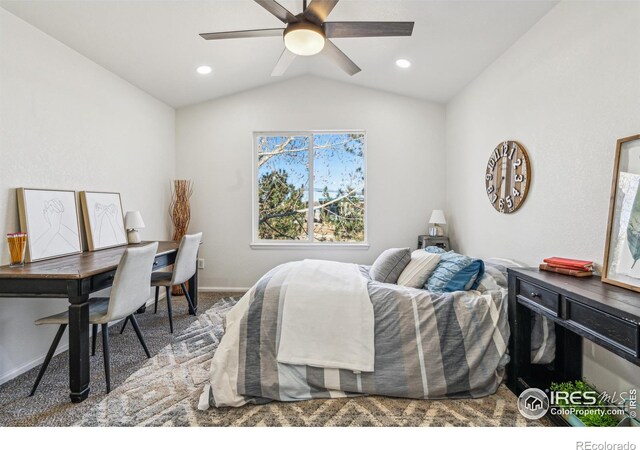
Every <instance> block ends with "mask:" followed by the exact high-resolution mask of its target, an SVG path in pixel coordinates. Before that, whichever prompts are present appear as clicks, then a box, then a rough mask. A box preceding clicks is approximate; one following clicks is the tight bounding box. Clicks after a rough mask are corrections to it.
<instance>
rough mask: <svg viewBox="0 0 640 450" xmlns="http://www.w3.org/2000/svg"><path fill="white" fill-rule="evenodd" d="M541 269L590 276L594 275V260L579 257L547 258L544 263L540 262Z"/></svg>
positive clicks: (574, 275)
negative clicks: (583, 259)
mask: <svg viewBox="0 0 640 450" xmlns="http://www.w3.org/2000/svg"><path fill="white" fill-rule="evenodd" d="M540 270H546V271H548V272H556V273H561V274H564V275H571V276H573V277H590V276H591V275H593V261H582V260H578V259H568V258H558V257H557V256H554V257H553V258H546V259H545V260H544V263H543V264H540Z"/></svg>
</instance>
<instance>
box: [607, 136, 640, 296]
mask: <svg viewBox="0 0 640 450" xmlns="http://www.w3.org/2000/svg"><path fill="white" fill-rule="evenodd" d="M602 281H603V282H605V283H609V284H615V285H616V286H621V287H624V288H627V289H631V290H633V291H637V292H640V134H638V135H635V136H629V137H626V138H623V139H619V140H618V143H617V146H616V159H615V163H614V167H613V183H612V186H611V200H610V206H609V223H608V225H607V242H606V245H605V253H604V266H603V270H602Z"/></svg>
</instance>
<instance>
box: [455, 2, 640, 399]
mask: <svg viewBox="0 0 640 450" xmlns="http://www.w3.org/2000/svg"><path fill="white" fill-rule="evenodd" d="M638 23H640V3H639V2H627V3H623V2H567V1H565V2H562V3H560V4H559V5H558V6H556V7H555V8H554V9H553V10H551V11H550V12H549V13H548V14H547V15H546V16H545V17H543V18H542V19H541V20H540V22H538V24H536V25H535V26H534V27H533V28H532V29H531V30H530V31H529V32H528V33H526V34H525V35H524V36H523V37H522V38H521V39H520V40H519V41H518V42H517V43H516V44H515V45H514V46H512V47H511V48H510V49H509V50H508V51H507V52H506V53H505V54H503V55H502V56H501V57H500V58H499V59H498V60H496V61H495V62H494V64H492V65H491V66H490V67H489V68H488V69H487V70H486V71H485V72H484V73H483V74H482V75H481V76H479V77H478V78H477V79H476V80H474V81H473V82H472V83H471V84H470V85H469V86H467V88H466V89H464V90H463V92H462V93H460V94H459V95H458V96H457V97H456V98H455V99H454V100H453V101H451V102H450V103H449V104H448V105H447V122H446V128H447V132H446V139H447V158H446V162H447V164H446V165H447V211H448V212H449V214H450V216H451V222H452V226H451V227H450V230H451V231H452V235H453V241H454V243H455V245H457V246H458V248H459V249H460V250H461V251H463V252H464V253H467V254H472V255H476V256H479V257H489V256H503V257H510V258H513V259H517V260H520V261H523V262H525V263H528V264H530V265H537V264H538V263H539V262H541V261H542V259H543V258H545V257H548V256H554V255H556V256H567V257H574V258H579V259H588V260H594V261H596V262H598V263H602V259H603V254H604V243H605V232H606V225H607V216H608V207H609V193H610V188H611V176H612V171H613V161H614V150H615V143H616V140H617V139H618V138H620V137H624V136H630V135H633V134H637V133H639V132H640V58H638V56H637V55H638V48H639V47H640V27H638ZM510 139H513V140H518V141H519V142H521V143H522V144H524V146H525V147H526V149H527V150H528V153H529V156H530V158H531V164H532V174H533V182H532V186H531V190H530V191H529V196H528V198H527V200H526V202H525V204H524V205H523V206H522V208H521V209H520V210H519V211H517V212H516V213H514V214H511V215H501V214H499V213H497V212H496V211H495V210H494V209H493V208H492V207H491V205H490V203H489V201H488V199H487V196H486V194H485V191H484V173H485V168H486V164H487V161H488V159H489V154H490V153H491V151H492V150H493V148H494V147H495V146H496V145H497V144H498V143H499V142H501V141H504V140H510ZM638 301H639V302H640V296H639V299H638ZM584 364H585V375H586V377H587V378H589V379H590V380H591V381H592V382H594V383H595V384H596V386H598V387H601V388H602V389H609V390H616V389H617V390H618V391H620V390H621V389H628V388H629V387H630V386H632V385H633V386H638V385H640V371H639V370H638V368H637V367H635V366H633V365H632V364H630V363H628V362H626V361H624V360H622V359H621V358H619V357H616V356H615V355H613V354H611V353H609V352H608V351H605V350H604V349H602V348H600V347H597V346H595V345H593V344H591V343H586V344H585V362H584Z"/></svg>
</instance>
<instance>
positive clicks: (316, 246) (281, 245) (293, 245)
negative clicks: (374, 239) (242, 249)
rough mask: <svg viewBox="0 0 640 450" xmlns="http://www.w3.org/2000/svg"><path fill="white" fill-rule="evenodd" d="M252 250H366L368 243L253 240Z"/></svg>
mask: <svg viewBox="0 0 640 450" xmlns="http://www.w3.org/2000/svg"><path fill="white" fill-rule="evenodd" d="M250 247H251V248H252V249H253V250H329V249H331V250H368V249H369V244H367V243H360V244H342V243H338V244H329V243H309V242H300V243H298V242H275V243H271V242H254V243H252V244H250Z"/></svg>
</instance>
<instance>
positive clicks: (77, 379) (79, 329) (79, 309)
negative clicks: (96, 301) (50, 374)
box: [69, 295, 89, 403]
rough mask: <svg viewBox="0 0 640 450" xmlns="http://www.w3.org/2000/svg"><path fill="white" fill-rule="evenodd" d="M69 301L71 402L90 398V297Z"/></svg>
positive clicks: (85, 296) (80, 297)
mask: <svg viewBox="0 0 640 450" xmlns="http://www.w3.org/2000/svg"><path fill="white" fill-rule="evenodd" d="M69 301H70V302H71V304H70V305H69V387H70V388H71V394H70V397H71V401H72V402H73V403H80V402H81V401H83V400H84V399H86V398H87V397H88V396H89V303H88V302H89V296H88V295H82V296H79V297H73V298H70V299H69Z"/></svg>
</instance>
